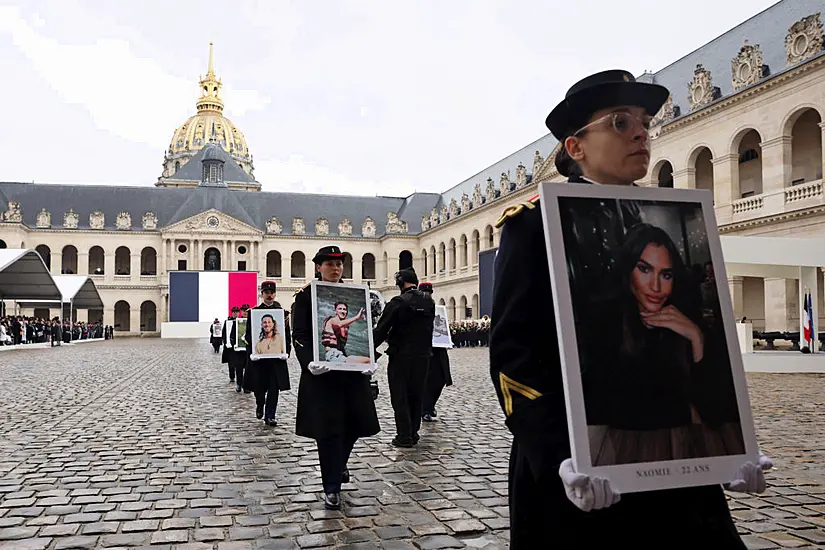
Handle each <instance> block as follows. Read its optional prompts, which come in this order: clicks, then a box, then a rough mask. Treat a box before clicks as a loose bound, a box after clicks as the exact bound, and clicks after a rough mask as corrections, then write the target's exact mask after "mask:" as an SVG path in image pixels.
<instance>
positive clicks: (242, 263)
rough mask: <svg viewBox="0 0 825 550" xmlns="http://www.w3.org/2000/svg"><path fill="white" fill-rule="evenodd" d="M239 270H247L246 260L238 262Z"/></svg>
mask: <svg viewBox="0 0 825 550" xmlns="http://www.w3.org/2000/svg"><path fill="white" fill-rule="evenodd" d="M238 271H246V262H238Z"/></svg>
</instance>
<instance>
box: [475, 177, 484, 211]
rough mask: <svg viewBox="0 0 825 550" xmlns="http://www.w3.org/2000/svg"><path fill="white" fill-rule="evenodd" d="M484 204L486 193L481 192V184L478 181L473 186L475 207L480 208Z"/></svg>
mask: <svg viewBox="0 0 825 550" xmlns="http://www.w3.org/2000/svg"><path fill="white" fill-rule="evenodd" d="M482 204H484V195H482V194H481V184H480V183H477V184H476V186H475V187H474V188H473V208H478V207H480V206H481V205H482Z"/></svg>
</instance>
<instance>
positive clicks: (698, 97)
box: [688, 63, 721, 111]
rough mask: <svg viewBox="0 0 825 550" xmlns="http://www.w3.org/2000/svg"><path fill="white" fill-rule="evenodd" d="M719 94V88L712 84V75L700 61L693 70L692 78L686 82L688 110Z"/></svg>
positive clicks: (704, 103) (706, 102) (701, 105)
mask: <svg viewBox="0 0 825 550" xmlns="http://www.w3.org/2000/svg"><path fill="white" fill-rule="evenodd" d="M720 95H721V92H720V91H719V88H716V87H714V86H713V77H712V76H711V74H710V71H709V70H707V69H705V68H704V67H703V66H702V64H701V63H699V64H697V65H696V69H695V70H694V71H693V80H692V81H691V82H690V83H689V84H688V101H689V102H690V110H691V111H693V110H696V109H698V108H700V107H703V106H705V105H707V104H708V103H710V102H711V101H713V100H714V99H717V98H718V97H719V96H720Z"/></svg>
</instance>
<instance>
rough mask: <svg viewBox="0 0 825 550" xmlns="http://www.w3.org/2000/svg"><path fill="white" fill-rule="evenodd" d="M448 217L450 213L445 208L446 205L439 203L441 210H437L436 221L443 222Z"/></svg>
mask: <svg viewBox="0 0 825 550" xmlns="http://www.w3.org/2000/svg"><path fill="white" fill-rule="evenodd" d="M449 219H450V213H449V211H448V210H447V205H446V204H442V205H441V212H439V215H438V221H439V223H444V222H446V221H447V220H449Z"/></svg>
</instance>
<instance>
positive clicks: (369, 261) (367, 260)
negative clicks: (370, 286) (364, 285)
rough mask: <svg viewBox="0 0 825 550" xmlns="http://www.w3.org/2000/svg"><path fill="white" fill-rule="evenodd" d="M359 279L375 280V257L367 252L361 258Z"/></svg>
mask: <svg viewBox="0 0 825 550" xmlns="http://www.w3.org/2000/svg"><path fill="white" fill-rule="evenodd" d="M361 279H363V280H365V281H373V280H375V256H373V255H372V254H370V253H369V252H367V253H366V254H364V255H363V256H362V257H361Z"/></svg>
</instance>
